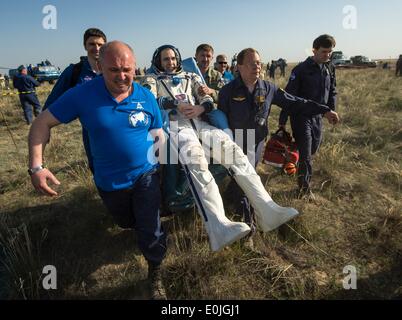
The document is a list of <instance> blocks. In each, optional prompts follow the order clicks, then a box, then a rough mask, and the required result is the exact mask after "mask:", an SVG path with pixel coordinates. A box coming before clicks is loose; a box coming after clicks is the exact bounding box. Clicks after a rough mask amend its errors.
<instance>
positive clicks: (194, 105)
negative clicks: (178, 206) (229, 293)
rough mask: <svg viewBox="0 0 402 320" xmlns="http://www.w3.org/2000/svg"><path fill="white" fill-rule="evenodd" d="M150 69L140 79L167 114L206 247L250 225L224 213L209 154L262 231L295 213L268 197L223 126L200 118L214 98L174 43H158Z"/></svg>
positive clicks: (217, 245)
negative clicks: (202, 88)
mask: <svg viewBox="0 0 402 320" xmlns="http://www.w3.org/2000/svg"><path fill="white" fill-rule="evenodd" d="M151 69H152V72H153V73H151V74H149V75H148V76H147V77H145V78H144V79H143V83H142V84H143V85H144V86H145V87H147V88H149V89H150V90H151V92H152V93H153V94H154V95H155V97H156V98H157V101H158V104H159V107H160V108H161V110H162V112H167V114H168V117H169V120H170V128H169V130H168V131H169V136H170V144H171V147H173V149H174V150H175V151H176V153H177V154H178V160H179V161H180V163H181V164H182V165H183V167H184V170H185V173H186V177H187V179H188V181H189V185H190V188H191V192H192V193H193V196H194V199H195V202H196V204H197V207H198V211H199V214H200V215H201V216H202V218H203V221H204V225H205V228H206V231H207V233H208V236H209V242H210V245H211V249H212V250H213V251H218V250H220V249H222V248H223V247H225V246H227V245H229V244H231V243H232V242H234V241H236V240H238V239H240V238H242V237H245V236H246V235H247V234H248V233H249V232H250V227H249V226H248V225H247V224H245V223H242V222H232V221H230V220H229V219H228V218H227V217H226V216H225V209H224V206H223V202H222V198H221V196H220V193H219V189H218V186H217V184H216V182H215V180H214V177H213V176H212V174H211V172H210V171H209V170H208V160H207V157H208V156H212V158H213V160H214V163H216V162H217V163H220V164H222V165H223V166H224V167H225V168H226V169H228V170H229V172H230V174H231V175H232V176H233V178H234V179H235V181H236V182H237V184H238V185H239V186H240V187H241V188H242V189H243V191H244V193H245V194H246V195H247V197H248V198H249V199H250V202H251V205H252V206H253V207H254V209H255V211H256V217H257V224H258V226H259V227H260V228H261V229H262V230H263V231H264V232H266V231H270V230H273V229H275V228H277V227H279V226H280V225H281V224H283V223H285V222H287V221H288V220H290V219H292V218H293V217H295V216H296V215H297V214H298V212H297V211H296V210H295V209H293V208H283V207H280V206H278V205H277V204H276V203H275V202H274V201H273V200H272V199H271V197H270V196H269V194H268V193H267V191H266V190H265V188H264V186H263V184H262V182H261V179H260V177H259V176H258V175H257V173H256V172H255V169H254V168H253V166H252V165H251V164H250V162H249V161H248V159H247V156H245V155H244V153H243V151H242V149H241V148H240V147H239V146H238V145H237V144H236V143H234V142H233V141H232V140H231V139H230V138H229V136H228V135H227V134H226V133H225V132H224V131H222V130H219V129H217V128H215V127H212V126H210V125H209V124H208V123H207V122H205V121H202V120H201V118H203V116H205V114H207V113H209V112H210V111H212V110H213V108H214V104H213V100H212V98H211V97H210V96H209V95H203V96H200V95H199V93H198V88H199V87H200V86H202V81H201V78H200V77H199V76H198V75H196V74H195V73H189V72H185V71H183V70H182V67H181V56H180V53H179V51H178V50H177V48H175V47H174V46H171V45H164V46H161V47H159V48H158V49H157V50H156V51H155V53H154V55H153V58H152V68H151Z"/></svg>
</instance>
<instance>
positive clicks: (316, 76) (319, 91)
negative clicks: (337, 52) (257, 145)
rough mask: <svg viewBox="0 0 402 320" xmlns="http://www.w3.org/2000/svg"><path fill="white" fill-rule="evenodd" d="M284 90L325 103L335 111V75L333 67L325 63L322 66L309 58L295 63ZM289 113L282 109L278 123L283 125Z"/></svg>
mask: <svg viewBox="0 0 402 320" xmlns="http://www.w3.org/2000/svg"><path fill="white" fill-rule="evenodd" d="M285 90H286V92H288V93H290V94H292V95H295V96H299V97H303V98H305V99H309V100H313V101H316V102H318V103H321V104H325V105H327V106H328V107H329V108H331V110H334V111H335V105H336V94H337V93H336V76H335V67H334V66H333V65H332V64H331V63H325V64H324V65H323V68H322V69H321V68H320V66H319V65H318V64H317V63H316V62H315V61H314V60H313V59H312V58H311V57H309V58H307V59H306V60H305V61H304V62H302V63H300V64H299V65H297V66H296V67H295V68H294V69H293V70H292V74H291V75H290V79H289V82H288V85H287V86H286V88H285ZM288 115H289V113H287V112H286V111H285V110H282V112H281V114H280V116H279V124H280V125H285V124H286V121H287V118H288Z"/></svg>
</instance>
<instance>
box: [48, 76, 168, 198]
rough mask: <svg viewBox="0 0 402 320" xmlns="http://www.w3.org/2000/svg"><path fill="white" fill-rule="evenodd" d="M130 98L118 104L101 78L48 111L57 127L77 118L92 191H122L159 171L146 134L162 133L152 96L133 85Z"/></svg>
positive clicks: (151, 140) (149, 136)
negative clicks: (87, 148)
mask: <svg viewBox="0 0 402 320" xmlns="http://www.w3.org/2000/svg"><path fill="white" fill-rule="evenodd" d="M133 87H134V90H133V93H132V94H131V95H130V96H129V97H127V98H126V99H125V100H123V101H121V102H120V103H118V102H117V101H116V100H115V99H114V98H113V96H112V95H111V94H110V93H109V91H108V90H107V88H106V86H105V82H104V79H103V77H102V76H99V77H97V78H95V79H94V80H92V81H89V82H88V83H85V84H83V85H80V86H77V87H74V88H72V89H70V90H68V91H67V92H66V93H65V94H63V95H62V96H61V97H60V98H59V99H57V100H56V102H54V103H53V104H52V105H50V106H49V111H50V112H51V113H52V114H53V116H54V117H55V118H56V119H57V120H59V121H60V122H62V123H69V122H71V121H73V120H74V119H76V118H78V119H79V120H80V122H81V124H82V126H83V127H84V128H85V129H86V130H87V131H88V133H89V141H90V144H91V155H92V157H93V163H94V169H95V175H94V180H95V184H96V185H97V187H99V188H100V189H102V190H104V191H114V190H121V189H127V188H129V187H131V186H132V185H133V184H134V183H135V181H136V180H137V179H138V177H139V176H141V175H142V174H143V173H145V172H147V171H150V170H152V169H153V168H154V167H156V166H157V165H158V163H157V159H156V158H155V156H154V152H153V138H152V137H151V135H150V133H149V131H150V130H151V129H158V128H161V127H162V120H161V114H160V111H159V107H158V104H157V102H156V100H155V98H154V96H153V95H152V93H151V92H150V91H149V90H148V89H146V88H144V87H142V86H140V85H139V84H137V83H133Z"/></svg>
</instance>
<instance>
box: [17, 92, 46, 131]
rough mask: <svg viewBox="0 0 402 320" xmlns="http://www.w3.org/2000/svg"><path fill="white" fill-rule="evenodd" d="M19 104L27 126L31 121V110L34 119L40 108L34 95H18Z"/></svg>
mask: <svg viewBox="0 0 402 320" xmlns="http://www.w3.org/2000/svg"><path fill="white" fill-rule="evenodd" d="M20 102H21V106H22V110H23V111H24V118H25V121H26V122H27V124H31V123H32V121H33V115H32V108H33V111H34V114H35V117H36V116H37V115H38V114H39V113H40V112H41V110H42V107H41V105H40V103H39V100H38V97H37V96H36V93H28V94H20Z"/></svg>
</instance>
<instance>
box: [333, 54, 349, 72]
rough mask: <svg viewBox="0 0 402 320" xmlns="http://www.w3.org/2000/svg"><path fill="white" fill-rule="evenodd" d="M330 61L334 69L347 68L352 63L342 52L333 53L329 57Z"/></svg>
mask: <svg viewBox="0 0 402 320" xmlns="http://www.w3.org/2000/svg"><path fill="white" fill-rule="evenodd" d="M331 61H332V63H333V64H334V66H335V67H338V68H339V67H349V66H351V65H352V61H351V60H350V59H348V58H347V57H346V56H345V55H344V54H343V52H342V51H334V52H333V53H332V56H331Z"/></svg>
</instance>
